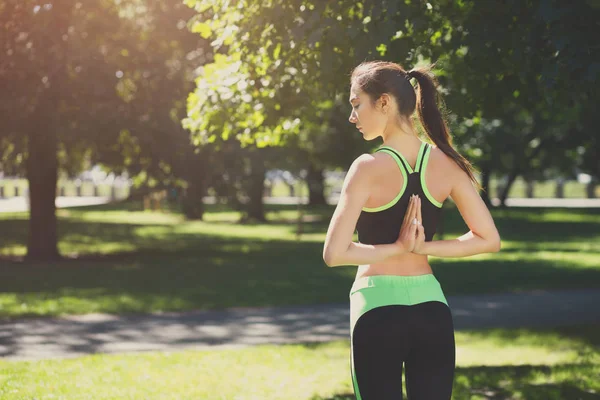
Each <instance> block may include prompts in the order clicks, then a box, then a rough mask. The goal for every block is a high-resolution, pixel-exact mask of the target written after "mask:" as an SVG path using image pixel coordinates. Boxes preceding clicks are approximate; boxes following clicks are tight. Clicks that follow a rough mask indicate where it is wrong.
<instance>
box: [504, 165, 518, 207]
mask: <svg viewBox="0 0 600 400" xmlns="http://www.w3.org/2000/svg"><path fill="white" fill-rule="evenodd" d="M518 177H519V170H518V169H517V168H514V169H513V170H512V171H510V175H508V180H507V181H506V185H504V187H503V188H502V193H501V194H500V206H501V207H505V206H506V199H507V198H508V193H509V192H510V188H511V186H512V184H513V183H514V182H515V180H516V179H517V178H518Z"/></svg>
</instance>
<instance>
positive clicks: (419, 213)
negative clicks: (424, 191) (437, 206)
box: [417, 197, 423, 225]
mask: <svg viewBox="0 0 600 400" xmlns="http://www.w3.org/2000/svg"><path fill="white" fill-rule="evenodd" d="M422 223H423V217H422V215H421V198H420V197H419V199H418V200H417V225H422Z"/></svg>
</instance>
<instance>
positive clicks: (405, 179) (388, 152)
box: [362, 148, 410, 212]
mask: <svg viewBox="0 0 600 400" xmlns="http://www.w3.org/2000/svg"><path fill="white" fill-rule="evenodd" d="M375 151H382V152H384V153H387V154H389V155H391V156H392V157H394V160H396V163H397V164H398V166H399V167H400V172H402V178H403V183H402V189H400V193H398V195H397V196H396V197H394V199H393V200H392V201H390V202H389V203H387V204H384V205H383V206H379V207H373V208H369V207H363V208H362V210H363V211H366V212H378V211H383V210H387V209H388V208H390V207H392V206H393V205H394V204H396V203H397V202H398V201H399V200H400V197H402V195H403V194H404V191H405V190H406V185H408V177H407V175H406V172H405V170H404V166H403V165H402V161H400V159H399V158H398V155H397V154H396V153H395V152H394V151H390V150H388V149H385V148H379V149H377V150H375ZM400 156H401V157H402V155H400ZM407 165H408V164H407ZM409 167H410V166H409Z"/></svg>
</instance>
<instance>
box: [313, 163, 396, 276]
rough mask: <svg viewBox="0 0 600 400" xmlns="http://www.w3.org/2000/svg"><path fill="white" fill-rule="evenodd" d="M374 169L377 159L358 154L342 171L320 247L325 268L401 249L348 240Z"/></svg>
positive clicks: (359, 262)
mask: <svg viewBox="0 0 600 400" xmlns="http://www.w3.org/2000/svg"><path fill="white" fill-rule="evenodd" d="M377 168H378V165H377V160H376V159H375V158H374V157H373V156H372V155H361V156H360V157H358V158H357V159H356V160H354V162H353V163H352V165H351V166H350V168H349V170H348V173H347V174H346V178H345V179H344V184H343V186H342V191H341V194H340V200H339V202H338V204H337V207H336V209H335V211H334V213H333V216H332V217H331V222H330V223H329V228H328V229H327V236H326V238H325V244H324V246H323V260H324V261H325V263H326V264H327V266H329V267H337V266H342V265H363V264H373V263H377V262H380V261H384V260H386V259H388V258H389V257H393V256H397V255H399V254H402V253H404V252H405V251H404V250H403V248H402V246H399V245H398V244H396V243H390V244H378V245H370V244H363V243H356V242H353V241H352V236H353V235H354V230H355V229H356V222H357V221H358V217H359V215H360V213H361V211H362V207H363V206H364V205H365V203H366V202H367V200H368V199H369V196H370V193H371V186H372V185H373V181H374V179H375V178H376V175H377Z"/></svg>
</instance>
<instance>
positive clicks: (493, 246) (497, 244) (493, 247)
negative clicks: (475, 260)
mask: <svg viewBox="0 0 600 400" xmlns="http://www.w3.org/2000/svg"><path fill="white" fill-rule="evenodd" d="M501 248H502V241H501V240H500V235H496V237H494V238H493V239H492V240H490V249H489V252H490V253H497V252H499V251H500V249H501Z"/></svg>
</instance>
